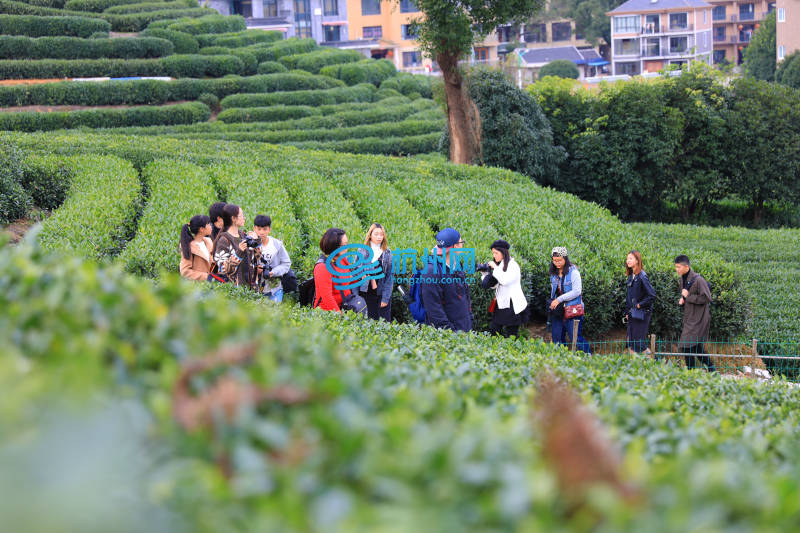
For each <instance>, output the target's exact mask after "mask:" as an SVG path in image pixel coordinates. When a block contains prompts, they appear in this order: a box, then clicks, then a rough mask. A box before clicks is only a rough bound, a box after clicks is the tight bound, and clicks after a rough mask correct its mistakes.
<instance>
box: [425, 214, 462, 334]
mask: <svg viewBox="0 0 800 533" xmlns="http://www.w3.org/2000/svg"><path fill="white" fill-rule="evenodd" d="M436 245H437V246H436V248H434V249H433V250H432V251H431V257H430V258H429V259H428V263H427V264H426V265H425V270H424V271H423V272H422V275H421V277H420V280H419V281H420V295H421V297H422V304H423V305H424V306H425V312H426V313H427V318H426V320H425V322H426V323H427V324H429V325H431V326H434V327H437V328H443V329H451V330H453V331H470V330H471V329H472V301H471V300H470V294H469V286H468V285H467V280H466V274H465V273H464V271H463V270H459V269H458V268H457V266H458V265H457V264H456V263H457V261H456V258H455V257H454V256H455V254H453V253H452V250H453V249H454V248H462V247H463V246H464V241H463V240H462V239H461V235H460V234H459V233H458V232H457V231H456V230H454V229H453V228H445V229H443V230H442V231H440V232H439V233H437V234H436Z"/></svg>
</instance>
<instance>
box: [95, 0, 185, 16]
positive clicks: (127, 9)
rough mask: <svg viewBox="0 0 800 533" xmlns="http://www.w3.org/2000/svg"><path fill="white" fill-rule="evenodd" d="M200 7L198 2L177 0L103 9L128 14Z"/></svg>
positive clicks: (113, 12)
mask: <svg viewBox="0 0 800 533" xmlns="http://www.w3.org/2000/svg"><path fill="white" fill-rule="evenodd" d="M187 7H199V4H198V3H197V2H187V1H186V0H178V1H175V2H142V3H140V4H127V5H117V6H111V7H109V8H107V9H105V10H104V11H103V13H107V14H109V15H127V14H130V13H145V12H147V11H164V10H166V9H184V8H187Z"/></svg>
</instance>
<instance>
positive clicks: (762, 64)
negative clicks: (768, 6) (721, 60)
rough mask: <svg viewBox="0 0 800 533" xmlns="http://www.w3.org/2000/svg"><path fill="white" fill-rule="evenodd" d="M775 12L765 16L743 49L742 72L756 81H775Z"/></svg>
mask: <svg viewBox="0 0 800 533" xmlns="http://www.w3.org/2000/svg"><path fill="white" fill-rule="evenodd" d="M776 55H777V52H776V50H775V11H773V12H772V13H770V14H769V15H767V17H766V18H765V19H764V22H763V23H762V24H761V26H760V27H759V28H758V30H756V32H755V34H754V35H753V38H752V39H751V40H750V44H749V45H747V48H745V49H744V64H743V67H744V71H745V73H746V74H747V75H748V76H751V77H753V78H755V79H757V80H764V81H775V56H776Z"/></svg>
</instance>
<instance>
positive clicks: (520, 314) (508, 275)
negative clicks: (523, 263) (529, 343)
mask: <svg viewBox="0 0 800 533" xmlns="http://www.w3.org/2000/svg"><path fill="white" fill-rule="evenodd" d="M491 248H492V257H493V258H494V260H493V261H490V262H489V263H487V265H486V267H484V268H482V269H481V270H484V269H486V271H484V272H482V273H481V285H482V286H483V287H484V288H487V289H488V288H494V290H495V297H494V300H492V304H491V306H490V307H489V311H490V312H491V313H492V322H491V324H490V325H489V331H490V332H491V333H492V334H493V335H500V334H502V335H503V336H504V337H509V336H511V335H517V333H518V332H519V327H520V325H522V324H524V323H525V322H527V315H528V313H527V310H528V301H527V300H526V299H525V293H524V292H522V283H521V281H522V272H521V271H520V269H519V264H518V263H517V262H516V261H515V260H514V259H513V258H512V257H511V255H510V254H509V249H510V248H511V245H510V244H508V242H506V241H504V240H496V241H494V242H493V243H492V246H491ZM487 267H488V268H487Z"/></svg>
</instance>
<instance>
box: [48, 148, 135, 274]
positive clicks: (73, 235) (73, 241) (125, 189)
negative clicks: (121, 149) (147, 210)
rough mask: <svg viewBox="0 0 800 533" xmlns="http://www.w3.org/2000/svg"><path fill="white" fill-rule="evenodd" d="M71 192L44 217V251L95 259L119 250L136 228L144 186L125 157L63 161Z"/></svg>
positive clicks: (98, 157) (113, 254) (91, 157)
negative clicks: (48, 216)
mask: <svg viewBox="0 0 800 533" xmlns="http://www.w3.org/2000/svg"><path fill="white" fill-rule="evenodd" d="M65 163H66V165H67V167H68V168H70V170H71V172H72V182H71V185H70V189H69V196H68V198H67V200H66V201H65V202H64V205H62V206H61V207H60V208H59V209H57V210H56V211H55V212H54V213H53V215H52V216H50V218H48V219H47V220H46V221H45V222H44V227H43V228H42V231H41V232H40V233H39V242H40V243H41V244H42V246H43V247H45V248H46V249H48V250H53V249H55V250H59V251H66V252H68V253H78V254H80V255H84V256H87V257H91V258H93V259H103V258H108V257H113V256H115V255H117V254H118V253H119V252H120V251H121V250H122V248H123V247H124V246H125V243H126V241H127V240H128V239H130V237H131V236H132V233H133V231H134V229H135V223H136V214H137V211H138V209H139V206H140V203H141V189H142V185H141V182H140V181H139V175H138V173H137V172H136V169H134V168H133V165H131V163H130V162H129V161H125V160H123V159H120V158H118V157H113V156H97V155H82V156H76V157H72V158H68V159H67V160H66V162H65Z"/></svg>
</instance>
